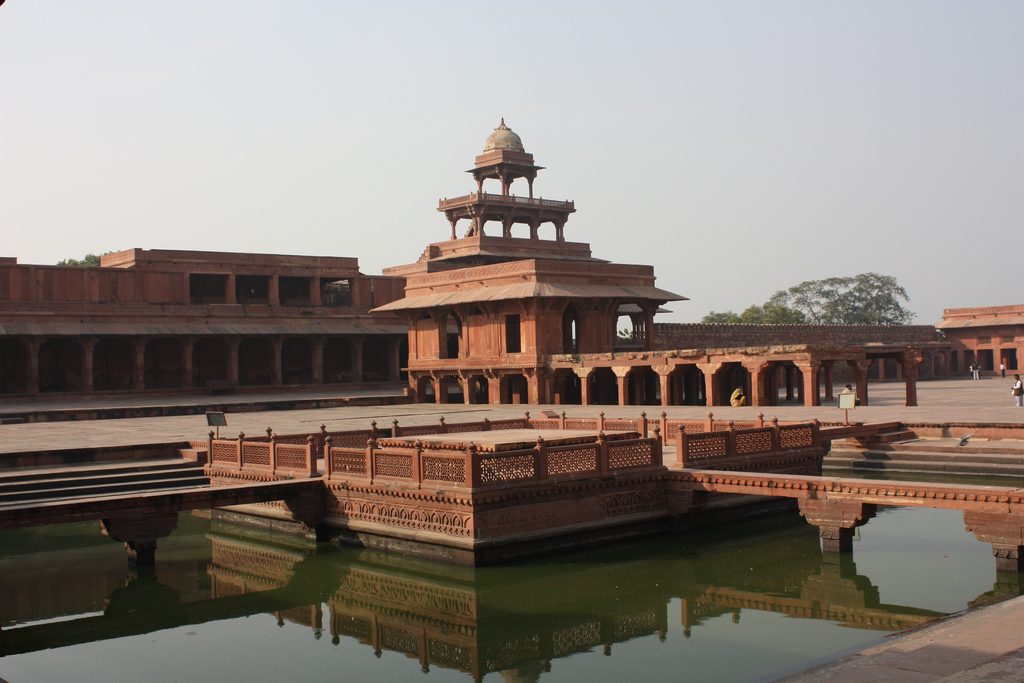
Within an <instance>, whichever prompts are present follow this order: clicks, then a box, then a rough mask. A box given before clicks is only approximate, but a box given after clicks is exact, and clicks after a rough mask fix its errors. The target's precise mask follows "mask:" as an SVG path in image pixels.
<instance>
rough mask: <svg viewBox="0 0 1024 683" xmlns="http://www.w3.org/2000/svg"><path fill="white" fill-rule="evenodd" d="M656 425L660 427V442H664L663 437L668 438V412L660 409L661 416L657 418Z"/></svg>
mask: <svg viewBox="0 0 1024 683" xmlns="http://www.w3.org/2000/svg"><path fill="white" fill-rule="evenodd" d="M658 426H659V427H660V428H661V443H662V444H664V443H665V439H667V438H668V413H666V412H665V411H664V410H663V411H661V416H660V418H659V420H658Z"/></svg>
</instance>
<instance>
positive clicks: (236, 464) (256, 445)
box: [206, 433, 319, 477]
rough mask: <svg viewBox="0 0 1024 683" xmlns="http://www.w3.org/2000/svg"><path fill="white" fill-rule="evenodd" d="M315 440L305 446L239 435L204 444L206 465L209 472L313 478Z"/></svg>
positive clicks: (317, 472)
mask: <svg viewBox="0 0 1024 683" xmlns="http://www.w3.org/2000/svg"><path fill="white" fill-rule="evenodd" d="M314 441H315V440H314V438H313V436H312V435H310V436H307V437H306V442H305V443H304V444H302V443H288V442H285V441H283V440H281V439H279V438H278V437H277V436H276V435H273V434H272V435H271V436H270V438H269V439H264V438H262V437H259V438H256V439H247V438H246V436H245V434H244V433H240V434H239V435H238V438H237V439H215V438H213V436H210V437H209V438H208V439H207V441H206V448H207V453H208V456H207V463H208V465H209V466H210V467H212V468H217V469H234V470H257V471H263V472H268V473H270V474H272V475H273V474H290V475H296V474H300V475H302V476H308V477H315V476H318V475H319V471H318V469H317V457H316V453H315V451H314Z"/></svg>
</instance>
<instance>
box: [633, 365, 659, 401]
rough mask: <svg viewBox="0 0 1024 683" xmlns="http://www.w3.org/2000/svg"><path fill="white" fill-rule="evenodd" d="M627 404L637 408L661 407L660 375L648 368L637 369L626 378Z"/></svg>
mask: <svg viewBox="0 0 1024 683" xmlns="http://www.w3.org/2000/svg"><path fill="white" fill-rule="evenodd" d="M626 395H627V397H628V398H627V401H626V402H627V403H629V404H630V405H636V406H656V405H661V382H660V381H659V379H658V373H656V372H655V371H654V370H652V369H651V368H648V367H635V368H633V369H632V370H630V372H629V374H628V375H627V376H626Z"/></svg>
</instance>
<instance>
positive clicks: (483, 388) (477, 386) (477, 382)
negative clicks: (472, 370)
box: [469, 375, 490, 404]
mask: <svg viewBox="0 0 1024 683" xmlns="http://www.w3.org/2000/svg"><path fill="white" fill-rule="evenodd" d="M469 403H473V404H487V403H490V383H489V382H488V381H487V378H486V377H484V376H483V375H473V376H472V377H470V378H469Z"/></svg>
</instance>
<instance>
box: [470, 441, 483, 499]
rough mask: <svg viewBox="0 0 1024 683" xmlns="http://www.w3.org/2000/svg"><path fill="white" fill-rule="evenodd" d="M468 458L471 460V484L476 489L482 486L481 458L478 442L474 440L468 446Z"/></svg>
mask: <svg viewBox="0 0 1024 683" xmlns="http://www.w3.org/2000/svg"><path fill="white" fill-rule="evenodd" d="M466 459H467V460H469V486H470V488H474V489H475V488H480V486H482V482H481V481H480V458H478V457H477V450H476V444H475V443H473V442H472V441H470V442H469V446H467V447H466Z"/></svg>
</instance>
